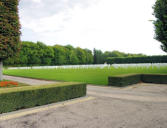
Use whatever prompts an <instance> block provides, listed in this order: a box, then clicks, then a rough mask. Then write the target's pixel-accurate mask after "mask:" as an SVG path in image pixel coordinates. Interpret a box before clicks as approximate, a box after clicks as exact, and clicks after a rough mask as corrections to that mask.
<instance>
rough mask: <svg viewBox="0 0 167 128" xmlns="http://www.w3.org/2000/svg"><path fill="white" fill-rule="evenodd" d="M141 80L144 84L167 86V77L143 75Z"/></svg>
mask: <svg viewBox="0 0 167 128" xmlns="http://www.w3.org/2000/svg"><path fill="white" fill-rule="evenodd" d="M141 80H142V82H144V83H155V84H167V75H162V74H158V75H157V74H142V75H141Z"/></svg>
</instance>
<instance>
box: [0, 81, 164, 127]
mask: <svg viewBox="0 0 167 128" xmlns="http://www.w3.org/2000/svg"><path fill="white" fill-rule="evenodd" d="M87 97H94V98H93V99H89V100H86V99H85V100H82V101H83V102H77V101H76V102H75V104H74V103H67V102H63V103H61V104H62V105H58V106H60V107H54V106H53V107H47V110H46V111H40V112H37V113H32V112H31V111H28V110H29V109H26V110H22V111H24V113H26V112H27V113H31V114H27V115H24V116H21V117H18V118H13V119H10V120H6V121H0V128H167V116H166V115H167V85H157V84H144V83H143V84H136V85H133V86H129V87H125V88H113V87H98V86H92V85H88V87H87ZM77 100H78V99H77ZM72 102H73V101H72ZM64 104H68V105H65V106H64ZM42 108H43V107H42ZM49 108H50V109H49ZM22 111H17V112H14V113H18V115H19V114H20V113H21V112H22ZM36 111H37V110H36ZM10 115H11V116H12V113H11V114H10V113H8V116H10ZM0 116H1V115H0Z"/></svg>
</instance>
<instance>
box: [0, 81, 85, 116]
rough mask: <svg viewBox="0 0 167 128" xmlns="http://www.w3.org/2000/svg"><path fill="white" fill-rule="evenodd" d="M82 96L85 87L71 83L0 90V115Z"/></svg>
mask: <svg viewBox="0 0 167 128" xmlns="http://www.w3.org/2000/svg"><path fill="white" fill-rule="evenodd" d="M84 95H86V85H85V84H82V83H72V82H65V83H60V84H53V85H42V86H25V87H20V88H9V89H0V101H1V102H0V113H5V112H10V111H15V110H18V109H22V108H30V107H34V106H39V105H45V104H50V103H54V102H58V101H65V100H69V99H73V98H77V97H81V96H84Z"/></svg>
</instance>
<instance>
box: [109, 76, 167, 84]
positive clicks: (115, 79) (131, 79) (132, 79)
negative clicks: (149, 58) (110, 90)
mask: <svg viewBox="0 0 167 128" xmlns="http://www.w3.org/2000/svg"><path fill="white" fill-rule="evenodd" d="M140 82H144V83H155V84H167V75H162V74H130V75H121V76H110V77H108V85H111V86H117V87H123V86H127V85H132V84H137V83H140Z"/></svg>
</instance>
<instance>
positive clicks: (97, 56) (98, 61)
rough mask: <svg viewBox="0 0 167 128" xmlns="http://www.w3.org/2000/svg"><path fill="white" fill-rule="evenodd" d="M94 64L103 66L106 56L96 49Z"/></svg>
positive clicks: (94, 51)
mask: <svg viewBox="0 0 167 128" xmlns="http://www.w3.org/2000/svg"><path fill="white" fill-rule="evenodd" d="M93 54H94V58H93V59H94V64H103V63H104V56H103V52H102V51H101V50H97V49H94V50H93Z"/></svg>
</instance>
